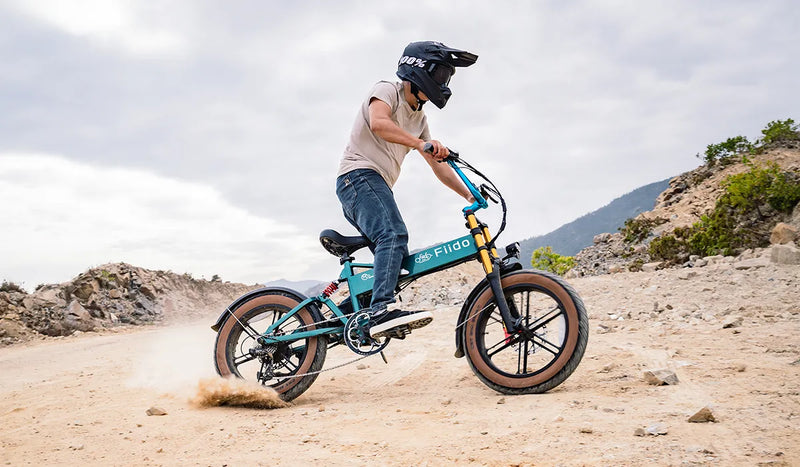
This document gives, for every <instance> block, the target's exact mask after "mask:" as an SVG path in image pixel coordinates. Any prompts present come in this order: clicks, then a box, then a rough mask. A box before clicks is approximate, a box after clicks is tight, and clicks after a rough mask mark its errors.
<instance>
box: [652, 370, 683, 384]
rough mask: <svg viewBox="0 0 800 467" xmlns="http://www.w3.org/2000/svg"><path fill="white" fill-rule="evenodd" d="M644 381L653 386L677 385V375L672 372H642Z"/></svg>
mask: <svg viewBox="0 0 800 467" xmlns="http://www.w3.org/2000/svg"><path fill="white" fill-rule="evenodd" d="M644 380H645V381H646V382H647V384H652V385H653V386H665V385H675V384H678V375H676V374H675V372H674V371H672V370H667V369H661V370H647V371H645V372H644Z"/></svg>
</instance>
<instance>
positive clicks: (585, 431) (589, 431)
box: [578, 426, 594, 433]
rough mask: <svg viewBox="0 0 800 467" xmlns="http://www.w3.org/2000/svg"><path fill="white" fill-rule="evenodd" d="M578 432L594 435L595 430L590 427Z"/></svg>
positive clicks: (583, 427)
mask: <svg viewBox="0 0 800 467" xmlns="http://www.w3.org/2000/svg"><path fill="white" fill-rule="evenodd" d="M578 432H580V433H594V429H593V428H592V427H590V426H582V427H580V429H579V430H578Z"/></svg>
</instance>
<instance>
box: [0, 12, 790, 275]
mask: <svg viewBox="0 0 800 467" xmlns="http://www.w3.org/2000/svg"><path fill="white" fill-rule="evenodd" d="M798 24H800V7H798V6H797V4H796V2H793V1H791V0H786V1H769V0H766V1H761V2H752V1H751V2H747V1H706V2H696V1H670V2H662V1H658V2H656V1H639V2H634V1H627V2H624V1H591V2H589V1H586V2H556V1H552V2H486V1H474V2H473V1H452V2H447V1H428V2H389V1H374V0H373V1H337V2H303V1H297V2H288V1H263V0H260V1H238V2H223V1H219V0H217V1H210V0H209V1H194V2H187V1H158V2H156V1H136V0H130V1H125V0H113V1H112V0H18V1H14V0H0V201H1V202H2V204H1V205H0V279H4V280H12V281H15V282H17V283H22V284H23V285H24V286H25V287H26V288H28V289H29V290H30V289H32V288H34V287H35V286H36V285H37V284H40V283H51V282H62V281H66V280H69V279H70V278H72V277H74V276H75V275H77V274H79V273H80V272H82V271H83V270H85V269H86V268H88V267H92V266H97V265H99V264H102V263H106V262H116V261H125V262H128V263H132V264H135V265H138V266H142V267H147V268H153V269H168V270H172V271H174V272H177V273H184V272H189V273H191V274H193V275H194V276H195V277H198V278H199V277H206V278H210V277H211V276H212V275H214V274H219V275H220V276H222V278H223V279H226V280H232V281H241V282H247V283H254V282H263V281H268V280H271V279H277V278H288V279H294V280H300V279H318V280H330V279H332V278H335V277H336V274H337V270H338V262H337V261H336V259H335V258H333V257H331V256H329V255H328V254H327V253H325V252H324V250H323V249H322V248H321V247H320V246H319V243H318V240H317V236H318V233H319V231H321V230H322V229H324V228H328V227H332V228H338V229H340V230H341V231H342V232H345V233H353V232H354V231H353V230H352V228H351V227H350V226H349V225H348V224H347V223H346V221H345V220H344V219H343V217H342V214H341V210H340V207H339V204H338V201H337V199H336V196H335V193H334V179H335V173H336V169H337V167H338V162H339V158H340V157H341V153H342V149H343V148H344V145H345V143H346V140H347V137H348V135H349V131H350V127H351V124H352V122H353V119H354V117H355V115H356V111H357V109H358V107H359V105H360V104H361V101H362V99H363V98H364V97H365V93H366V92H367V91H368V90H369V88H370V87H371V85H372V84H373V83H374V82H375V81H377V80H381V79H385V80H393V79H394V72H395V70H396V63H397V60H398V59H399V57H400V53H401V52H402V49H403V47H404V46H405V45H406V44H407V43H408V42H411V41H415V40H439V41H442V42H444V43H446V44H448V45H450V46H453V47H457V48H462V49H466V50H469V51H471V52H474V53H476V54H478V55H479V57H480V58H479V59H478V62H477V63H476V64H475V65H474V66H472V67H470V68H467V69H460V70H459V71H458V73H457V74H456V75H455V76H454V78H453V80H452V82H451V88H452V89H453V93H454V95H453V98H452V99H451V100H450V102H449V103H448V105H447V107H446V108H445V109H444V110H438V109H436V108H435V107H433V106H431V107H430V108H426V111H427V113H428V118H429V122H430V125H431V130H432V134H433V135H434V137H435V138H437V139H439V140H441V141H442V142H444V143H445V144H447V145H448V146H450V147H452V148H456V149H458V150H459V151H460V152H461V154H462V156H464V158H465V159H467V160H468V161H470V162H472V163H473V164H474V165H476V166H478V167H479V168H480V169H482V170H483V171H484V172H485V173H486V174H488V175H490V177H491V178H492V179H493V180H494V181H495V183H496V184H497V185H498V186H499V187H500V188H501V190H502V191H503V193H504V194H505V196H506V198H507V200H508V204H509V207H510V214H509V216H510V217H509V227H508V230H507V233H506V234H505V235H504V238H502V239H501V241H500V243H502V244H505V243H507V242H510V241H512V240H520V239H523V238H527V237H530V236H533V235H538V234H544V233H547V232H549V231H551V230H553V229H555V228H557V227H559V226H560V225H562V224H564V223H566V222H569V221H571V220H573V219H575V218H576V217H579V216H581V215H583V214H585V213H587V212H590V211H593V210H595V209H597V208H599V207H601V206H603V205H605V204H607V203H608V202H610V201H611V200H613V199H614V198H616V197H618V196H620V195H622V194H624V193H626V192H628V191H630V190H633V189H635V188H637V187H639V186H642V185H644V184H647V183H651V182H654V181H657V180H661V179H664V178H667V177H670V176H674V175H677V174H679V173H681V172H684V171H686V170H690V169H692V168H694V167H696V166H697V165H698V164H699V160H698V159H697V158H696V157H695V154H696V153H698V152H702V151H703V150H704V148H705V146H706V145H707V144H710V143H716V142H719V141H722V140H724V139H726V138H728V137H730V136H735V135H738V134H743V135H745V136H748V137H750V138H751V139H755V138H756V137H757V136H758V134H759V131H760V129H761V128H763V127H764V125H765V124H766V123H767V122H769V121H770V120H775V119H785V118H789V117H793V118H795V119H796V120H798V119H800V112H798V111H799V110H800V97H798V92H797V90H798V85H797V83H798V82H800V62H799V61H798V60H797V57H798V56H800V46H799V45H798V44H800V28H798V27H797V25H798ZM395 193H396V196H397V198H398V203H399V204H400V207H401V210H402V212H403V213H404V217H405V219H406V222H407V224H408V226H409V230H410V232H411V247H412V248H416V247H422V246H426V245H430V244H433V243H436V242H440V241H444V240H448V239H452V238H456V237H458V236H461V235H463V233H464V230H463V222H462V218H461V214H460V208H461V207H462V206H463V201H461V200H460V199H459V198H458V197H457V196H456V195H455V194H453V193H451V192H449V191H448V190H447V189H446V188H445V187H444V186H442V185H441V184H440V183H439V182H437V181H436V179H435V177H434V176H433V174H432V172H431V171H430V169H429V168H428V167H427V166H426V165H425V164H424V162H422V159H421V157H420V156H419V155H417V154H416V153H411V154H410V155H409V157H408V158H407V160H406V163H405V165H404V171H403V174H402V176H401V177H400V180H399V181H398V183H397V185H396V186H395ZM484 218H485V220H487V221H490V222H493V221H494V220H495V219H496V217H495V216H494V215H493V214H492V213H488V214H486V215H485V216H484ZM364 259H366V258H364Z"/></svg>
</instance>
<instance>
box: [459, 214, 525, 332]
mask: <svg viewBox="0 0 800 467" xmlns="http://www.w3.org/2000/svg"><path fill="white" fill-rule="evenodd" d="M466 218H467V227H469V229H470V233H471V234H472V237H473V238H474V239H475V246H476V247H477V248H478V257H479V259H480V261H481V264H482V265H483V270H484V272H485V273H486V278H487V279H488V280H489V286H490V287H491V288H492V294H493V295H494V301H495V303H497V308H498V309H499V310H500V316H502V318H503V325H505V328H506V332H507V333H509V334H514V333H515V332H517V330H518V329H519V321H520V320H519V318H518V317H514V315H513V314H512V312H511V309H510V308H509V307H508V302H506V296H505V294H504V293H503V285H502V284H501V283H500V259H499V256H498V255H497V250H496V249H495V248H494V247H492V248H491V250H490V249H489V242H491V240H492V238H491V235H490V234H489V229H488V228H487V226H486V225H483V224H479V223H478V219H477V218H476V217H475V214H474V213H472V212H467V213H466Z"/></svg>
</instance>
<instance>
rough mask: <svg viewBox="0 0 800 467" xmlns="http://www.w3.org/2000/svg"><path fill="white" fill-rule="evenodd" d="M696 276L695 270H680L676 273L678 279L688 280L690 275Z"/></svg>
mask: <svg viewBox="0 0 800 467" xmlns="http://www.w3.org/2000/svg"><path fill="white" fill-rule="evenodd" d="M696 276H697V272H695V271H681V272H680V273H678V279H680V280H682V281H686V280H689V279H691V278H692V277H696Z"/></svg>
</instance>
